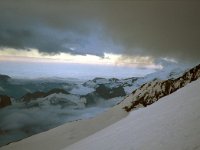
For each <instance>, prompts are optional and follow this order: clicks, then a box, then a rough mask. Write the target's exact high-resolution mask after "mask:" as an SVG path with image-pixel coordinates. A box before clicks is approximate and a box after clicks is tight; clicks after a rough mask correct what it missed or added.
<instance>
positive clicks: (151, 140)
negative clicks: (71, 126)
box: [65, 79, 200, 150]
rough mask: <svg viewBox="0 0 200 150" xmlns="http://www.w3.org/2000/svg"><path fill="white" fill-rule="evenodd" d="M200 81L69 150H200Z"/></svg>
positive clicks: (130, 115) (132, 113) (134, 112)
mask: <svg viewBox="0 0 200 150" xmlns="http://www.w3.org/2000/svg"><path fill="white" fill-rule="evenodd" d="M199 89H200V79H198V80H197V81H194V82H192V83H191V84H188V85H186V86H185V87H183V88H181V89H180V90H178V91H176V92H174V93H173V94H171V95H169V96H166V97H163V98H161V99H160V100H159V101H158V102H156V103H155V104H153V105H150V106H149V107H146V108H142V109H138V110H136V111H132V112H131V113H130V114H129V115H128V116H127V117H125V118H124V119H122V120H120V121H119V122H117V123H114V124H112V125H111V126H109V127H107V128H105V129H103V130H101V131H99V132H97V133H95V134H93V135H91V136H89V137H87V138H85V139H83V140H81V141H79V142H77V143H75V144H72V145H70V146H68V147H66V148H65V150H94V149H96V150H122V149H123V150H135V149H137V150H140V149H141V150H161V149H162V150H169V149H175V150H200V142H199V139H200V109H199V108H200V92H199Z"/></svg>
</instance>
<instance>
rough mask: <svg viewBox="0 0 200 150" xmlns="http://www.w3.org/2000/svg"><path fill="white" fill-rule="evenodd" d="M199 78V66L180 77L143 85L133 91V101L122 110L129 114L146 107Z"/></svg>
mask: <svg viewBox="0 0 200 150" xmlns="http://www.w3.org/2000/svg"><path fill="white" fill-rule="evenodd" d="M199 77H200V65H198V66H196V67H194V68H192V69H190V70H189V71H187V72H185V73H184V74H183V75H182V76H181V77H179V78H176V79H169V80H164V81H159V80H155V81H151V82H149V83H146V84H143V85H142V86H141V87H140V88H138V89H137V90H135V91H133V93H132V95H131V96H132V97H133V99H132V100H131V101H130V103H128V104H126V106H124V109H125V110H126V111H127V112H129V111H131V110H132V109H134V108H137V107H146V106H147V105H150V104H152V103H154V102H156V101H158V100H159V99H160V98H162V97H164V96H167V95H169V94H171V93H173V92H175V91H176V90H178V89H180V88H182V87H184V86H185V85H187V84H188V83H190V82H192V81H195V80H197V79H198V78H199Z"/></svg>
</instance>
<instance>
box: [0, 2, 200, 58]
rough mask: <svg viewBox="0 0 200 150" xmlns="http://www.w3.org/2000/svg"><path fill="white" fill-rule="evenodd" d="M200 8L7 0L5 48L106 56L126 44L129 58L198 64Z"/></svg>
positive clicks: (0, 7) (2, 30)
mask: <svg viewBox="0 0 200 150" xmlns="http://www.w3.org/2000/svg"><path fill="white" fill-rule="evenodd" d="M199 8H200V2H198V1H189V0H188V1H161V0H160V1H158V0H157V1H128V0H108V1H103V0H102V1H100V0H99V1H98V0H96V1H92V0H91V1H84V0H83V1H79V0H75V1H64V0H57V1H56V0H55V1H52V0H49V1H45V0H42V1H30V0H26V1H25V0H19V1H14V0H13V1H12V0H2V1H0V20H1V21H0V46H7V47H14V48H37V49H39V50H40V51H42V52H53V53H57V52H60V51H64V52H72V53H81V54H86V53H90V54H96V55H102V54H103V52H106V51H107V50H105V48H107V49H108V50H109V51H108V52H113V53H119V52H120V51H119V50H117V48H116V47H114V46H113V45H117V46H119V45H120V46H122V48H121V52H122V53H124V55H127V56H134V55H141V56H152V57H174V58H178V59H183V58H184V59H187V60H195V61H198V60H199V56H200V42H199V40H200V19H199V18H200V9H199ZM99 27H100V29H99ZM110 38H111V39H112V40H110ZM112 41H114V44H113V43H112ZM110 43H112V44H110ZM70 47H78V49H77V50H75V51H72V50H71V49H70Z"/></svg>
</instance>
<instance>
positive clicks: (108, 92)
mask: <svg viewBox="0 0 200 150" xmlns="http://www.w3.org/2000/svg"><path fill="white" fill-rule="evenodd" d="M96 93H97V94H98V95H100V96H101V97H102V98H105V99H110V98H114V97H119V96H125V95H126V93H125V91H124V88H123V87H122V86H118V87H113V88H110V87H107V86H105V85H104V84H100V85H99V86H98V87H97V88H96Z"/></svg>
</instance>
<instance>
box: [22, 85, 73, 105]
mask: <svg viewBox="0 0 200 150" xmlns="http://www.w3.org/2000/svg"><path fill="white" fill-rule="evenodd" d="M54 93H63V94H69V93H68V92H67V91H65V90H63V89H57V88H56V89H52V90H50V91H48V92H40V91H37V92H34V93H27V94H26V95H24V96H23V97H22V100H23V101H25V102H29V101H31V100H34V99H37V98H43V97H46V96H48V95H51V94H54Z"/></svg>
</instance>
